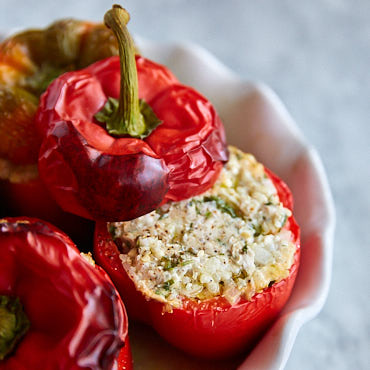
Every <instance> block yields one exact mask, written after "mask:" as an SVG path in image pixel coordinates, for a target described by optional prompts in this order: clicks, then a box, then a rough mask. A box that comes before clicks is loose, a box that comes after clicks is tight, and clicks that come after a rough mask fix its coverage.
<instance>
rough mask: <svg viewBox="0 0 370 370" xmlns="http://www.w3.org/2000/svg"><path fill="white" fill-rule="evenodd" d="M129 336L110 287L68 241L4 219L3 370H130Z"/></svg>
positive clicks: (0, 259)
mask: <svg viewBox="0 0 370 370" xmlns="http://www.w3.org/2000/svg"><path fill="white" fill-rule="evenodd" d="M127 329H128V321H127V316H126V311H125V308H124V306H123V303H122V301H121V299H120V297H119V295H118V293H117V291H116V289H115V288H114V286H113V284H112V282H111V280H110V279H109V277H108V276H107V274H106V273H105V272H104V271H103V270H102V269H101V268H100V267H98V266H94V265H92V264H91V263H90V262H88V261H87V260H86V259H85V258H83V257H82V256H81V255H80V253H79V251H78V250H77V248H76V246H75V245H74V244H73V242H72V241H71V239H69V237H67V235H65V234H64V233H63V232H61V231H60V230H58V229H57V228H55V227H54V226H52V225H51V224H47V223H44V222H42V221H40V220H37V219H32V218H6V219H1V220H0V369H4V370H5V369H9V370H10V369H19V370H22V369H67V368H68V369H76V370H77V369H87V368H94V369H98V368H99V369H102V368H104V369H113V368H114V369H122V370H123V369H131V368H132V365H131V354H130V348H129V345H128V334H127ZM118 356H119V357H118Z"/></svg>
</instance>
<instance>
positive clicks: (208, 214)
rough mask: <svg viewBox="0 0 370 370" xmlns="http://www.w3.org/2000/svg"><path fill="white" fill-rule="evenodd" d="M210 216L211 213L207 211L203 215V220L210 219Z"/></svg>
mask: <svg viewBox="0 0 370 370" xmlns="http://www.w3.org/2000/svg"><path fill="white" fill-rule="evenodd" d="M211 216H212V212H211V211H207V212H206V214H205V215H204V217H205V218H210V217H211Z"/></svg>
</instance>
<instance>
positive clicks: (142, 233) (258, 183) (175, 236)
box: [108, 147, 296, 307]
mask: <svg viewBox="0 0 370 370" xmlns="http://www.w3.org/2000/svg"><path fill="white" fill-rule="evenodd" d="M229 149H230V159H229V161H228V163H227V164H226V165H225V167H224V169H223V170H222V172H221V174H220V177H219V179H218V180H217V182H216V183H215V185H214V186H213V187H212V188H211V189H210V190H209V191H207V192H206V193H204V194H202V195H200V196H196V197H193V198H190V199H187V200H184V201H181V202H172V203H168V204H165V205H164V206H162V207H160V208H158V209H157V210H156V211H153V212H151V213H149V214H146V215H144V216H141V217H139V218H137V219H134V220H131V221H127V222H114V223H109V224H108V228H109V231H110V233H111V235H112V237H113V238H114V239H115V241H116V243H117V244H118V245H119V246H120V250H121V252H122V253H121V255H120V258H121V260H122V264H123V266H124V268H125V270H126V271H127V273H128V274H129V275H130V277H131V278H132V280H133V281H134V283H135V285H136V287H137V289H139V290H140V291H142V292H143V293H144V294H145V295H146V296H148V297H151V298H154V299H157V300H159V301H162V302H166V303H169V304H170V305H172V306H174V307H179V306H181V300H182V299H183V298H184V297H186V298H189V299H195V300H206V299H210V298H213V297H216V296H223V297H225V298H226V299H227V300H228V301H229V302H230V303H235V302H237V301H238V300H239V299H240V297H244V298H246V299H250V298H251V297H252V296H253V295H254V294H255V293H257V292H260V291H262V290H263V289H264V288H266V287H268V286H269V285H270V284H272V283H274V282H278V281H280V280H282V279H284V278H286V277H287V276H288V275H289V270H290V267H291V265H292V263H293V258H294V253H295V251H296V246H295V245H294V243H293V242H292V235H291V232H290V231H289V230H286V229H284V225H285V223H286V221H287V219H288V218H289V217H290V216H291V211H290V210H289V209H287V208H285V207H284V206H283V205H282V203H281V202H280V200H279V198H278V195H277V192H276V189H275V187H274V185H273V183H272V181H271V180H270V179H269V177H268V176H267V175H266V174H265V171H264V167H263V165H262V164H260V163H258V162H257V161H256V159H255V158H254V157H253V156H252V155H250V154H245V153H243V152H241V151H240V150H238V149H236V148H234V147H229Z"/></svg>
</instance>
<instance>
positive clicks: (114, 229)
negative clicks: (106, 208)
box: [108, 224, 116, 236]
mask: <svg viewBox="0 0 370 370" xmlns="http://www.w3.org/2000/svg"><path fill="white" fill-rule="evenodd" d="M108 231H109V234H111V235H112V236H115V234H116V227H115V226H114V225H112V224H109V226H108Z"/></svg>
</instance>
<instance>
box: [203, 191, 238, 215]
mask: <svg viewBox="0 0 370 370" xmlns="http://www.w3.org/2000/svg"><path fill="white" fill-rule="evenodd" d="M203 201H204V202H215V203H216V207H217V208H218V209H219V210H220V211H221V212H224V213H227V214H229V215H230V216H231V217H232V218H236V217H239V216H238V215H237V213H236V211H235V209H234V208H233V207H232V206H231V205H230V204H228V203H226V202H225V201H224V200H223V199H221V198H220V197H216V196H214V195H211V196H207V197H204V198H203Z"/></svg>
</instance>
